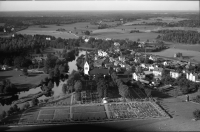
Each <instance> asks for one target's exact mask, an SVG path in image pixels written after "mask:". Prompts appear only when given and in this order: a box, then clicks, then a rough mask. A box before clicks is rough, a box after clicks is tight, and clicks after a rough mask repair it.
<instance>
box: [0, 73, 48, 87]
mask: <svg viewBox="0 0 200 132" xmlns="http://www.w3.org/2000/svg"><path fill="white" fill-rule="evenodd" d="M19 75H22V72H21V71H15V70H10V71H0V82H1V81H2V80H4V79H9V80H10V81H11V83H13V84H15V85H17V86H18V87H19V88H24V87H29V88H31V87H34V86H36V85H38V84H39V83H40V81H41V80H42V79H44V78H45V77H47V76H48V75H47V74H37V75H34V76H30V77H26V76H19Z"/></svg>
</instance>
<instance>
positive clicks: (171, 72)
mask: <svg viewBox="0 0 200 132" xmlns="http://www.w3.org/2000/svg"><path fill="white" fill-rule="evenodd" d="M169 74H170V76H171V77H172V78H175V79H177V78H178V77H180V76H181V73H179V72H177V71H175V70H171V71H170V72H169Z"/></svg>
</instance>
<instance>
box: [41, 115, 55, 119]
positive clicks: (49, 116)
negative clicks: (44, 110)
mask: <svg viewBox="0 0 200 132" xmlns="http://www.w3.org/2000/svg"><path fill="white" fill-rule="evenodd" d="M53 117H54V115H39V116H38V120H52V119H53Z"/></svg>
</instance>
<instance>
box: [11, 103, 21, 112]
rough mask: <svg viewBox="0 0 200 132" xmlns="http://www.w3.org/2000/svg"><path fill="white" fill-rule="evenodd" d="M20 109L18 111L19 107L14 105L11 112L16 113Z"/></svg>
mask: <svg viewBox="0 0 200 132" xmlns="http://www.w3.org/2000/svg"><path fill="white" fill-rule="evenodd" d="M19 110H20V109H19V107H18V106H17V105H16V104H15V105H14V106H13V111H14V112H17V111H19Z"/></svg>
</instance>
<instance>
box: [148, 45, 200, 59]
mask: <svg viewBox="0 0 200 132" xmlns="http://www.w3.org/2000/svg"><path fill="white" fill-rule="evenodd" d="M178 52H180V53H182V54H183V57H184V58H187V59H185V60H187V61H189V60H193V59H194V61H195V62H200V52H199V51H192V50H184V49H177V48H169V49H166V50H163V51H161V52H148V53H149V54H154V55H159V56H164V57H170V58H174V54H175V53H178Z"/></svg>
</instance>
